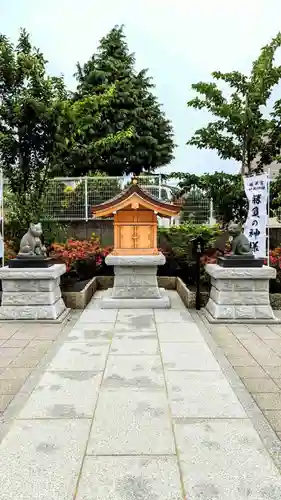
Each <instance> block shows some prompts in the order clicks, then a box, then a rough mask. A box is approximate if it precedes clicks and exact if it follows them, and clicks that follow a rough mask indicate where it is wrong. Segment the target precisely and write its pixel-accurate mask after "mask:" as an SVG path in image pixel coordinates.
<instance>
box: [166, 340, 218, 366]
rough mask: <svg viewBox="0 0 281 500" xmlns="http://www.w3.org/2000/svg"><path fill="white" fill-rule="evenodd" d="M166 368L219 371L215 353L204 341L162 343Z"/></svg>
mask: <svg viewBox="0 0 281 500" xmlns="http://www.w3.org/2000/svg"><path fill="white" fill-rule="evenodd" d="M161 351H162V357H163V361H164V369H165V370H191V371H194V370H196V371H197V370H198V371H206V370H207V371H219V370H220V367H219V365H218V363H217V361H216V360H215V357H214V355H213V354H212V352H211V351H210V349H209V348H208V346H207V344H204V343H199V342H198V343H191V342H190V343H183V342H180V343H175V342H162V343H161Z"/></svg>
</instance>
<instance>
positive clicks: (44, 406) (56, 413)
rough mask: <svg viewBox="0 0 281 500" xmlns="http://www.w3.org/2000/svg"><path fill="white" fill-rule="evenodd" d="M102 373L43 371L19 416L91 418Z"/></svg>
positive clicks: (27, 417)
mask: <svg viewBox="0 0 281 500" xmlns="http://www.w3.org/2000/svg"><path fill="white" fill-rule="evenodd" d="M101 378H102V374H101V373H93V372H75V371H74V372H67V371H64V372H46V373H45V374H44V375H43V377H42V378H41V380H40V382H39V384H38V385H37V387H36V389H35V390H34V391H33V392H32V394H31V396H30V398H29V400H28V401H27V403H26V405H25V406H24V408H23V410H22V411H21V412H20V414H19V417H18V418H20V419H21V418H24V419H31V418H85V417H88V418H92V417H93V414H94V409H95V403H96V400H97V397H98V390H99V387H100V383H101Z"/></svg>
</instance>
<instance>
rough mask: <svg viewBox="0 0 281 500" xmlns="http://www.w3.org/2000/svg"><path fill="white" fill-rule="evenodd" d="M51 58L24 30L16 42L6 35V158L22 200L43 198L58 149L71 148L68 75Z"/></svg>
mask: <svg viewBox="0 0 281 500" xmlns="http://www.w3.org/2000/svg"><path fill="white" fill-rule="evenodd" d="M45 65H46V61H45V59H44V57H43V55H42V54H41V52H40V51H39V50H38V49H35V48H33V47H32V45H31V42H30V38H29V35H28V34H27V32H26V31H25V30H21V32H20V36H19V41H18V45H17V46H16V47H14V46H13V45H12V44H11V42H10V41H9V40H8V38H7V37H5V36H4V35H1V36H0V160H1V164H2V167H3V170H4V175H5V177H6V178H7V179H8V181H9V185H10V188H11V190H12V191H13V193H15V194H16V195H17V196H18V197H19V201H20V205H21V206H22V207H23V209H24V207H26V206H27V205H28V204H29V203H28V200H30V199H31V198H32V195H33V196H34V197H35V198H37V200H39V199H40V198H41V196H42V194H43V192H44V187H45V183H46V181H47V179H48V177H49V174H50V171H51V169H52V165H53V161H54V158H55V157H56V155H57V154H58V153H59V152H60V150H62V149H63V148H65V134H66V133H67V130H66V129H65V126H66V124H67V120H65V119H62V117H64V118H65V117H66V116H67V113H68V108H67V92H66V89H65V86H64V82H63V80H62V78H56V77H50V76H47V75H46V72H45Z"/></svg>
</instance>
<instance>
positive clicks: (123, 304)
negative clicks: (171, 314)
mask: <svg viewBox="0 0 281 500" xmlns="http://www.w3.org/2000/svg"><path fill="white" fill-rule="evenodd" d="M100 307H101V308H102V309H169V308H170V307H171V303H170V297H167V296H163V297H161V298H159V299H115V298H112V297H105V298H104V299H103V300H101V302H100Z"/></svg>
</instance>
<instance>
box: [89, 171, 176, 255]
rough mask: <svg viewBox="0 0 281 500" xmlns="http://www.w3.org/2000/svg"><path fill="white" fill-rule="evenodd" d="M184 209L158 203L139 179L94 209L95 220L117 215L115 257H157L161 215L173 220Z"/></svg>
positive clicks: (161, 202)
mask: <svg viewBox="0 0 281 500" xmlns="http://www.w3.org/2000/svg"><path fill="white" fill-rule="evenodd" d="M179 211H180V207H179V206H177V205H173V204H171V203H167V202H163V201H160V200H158V199H157V198H156V197H154V196H152V195H151V194H149V193H148V192H147V191H145V190H144V189H142V188H141V187H140V186H139V185H138V183H137V179H133V182H132V185H131V186H129V187H128V188H127V189H126V190H124V191H123V192H122V193H120V194H119V195H117V196H115V197H114V198H112V199H111V200H109V201H106V202H104V203H101V204H100V205H96V206H94V207H93V215H94V216H95V217H112V216H114V250H113V252H112V254H111V255H120V256H121V255H124V256H125V255H157V254H158V253H159V251H158V247H157V216H159V217H167V218H170V217H173V216H176V215H178V214H179Z"/></svg>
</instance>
